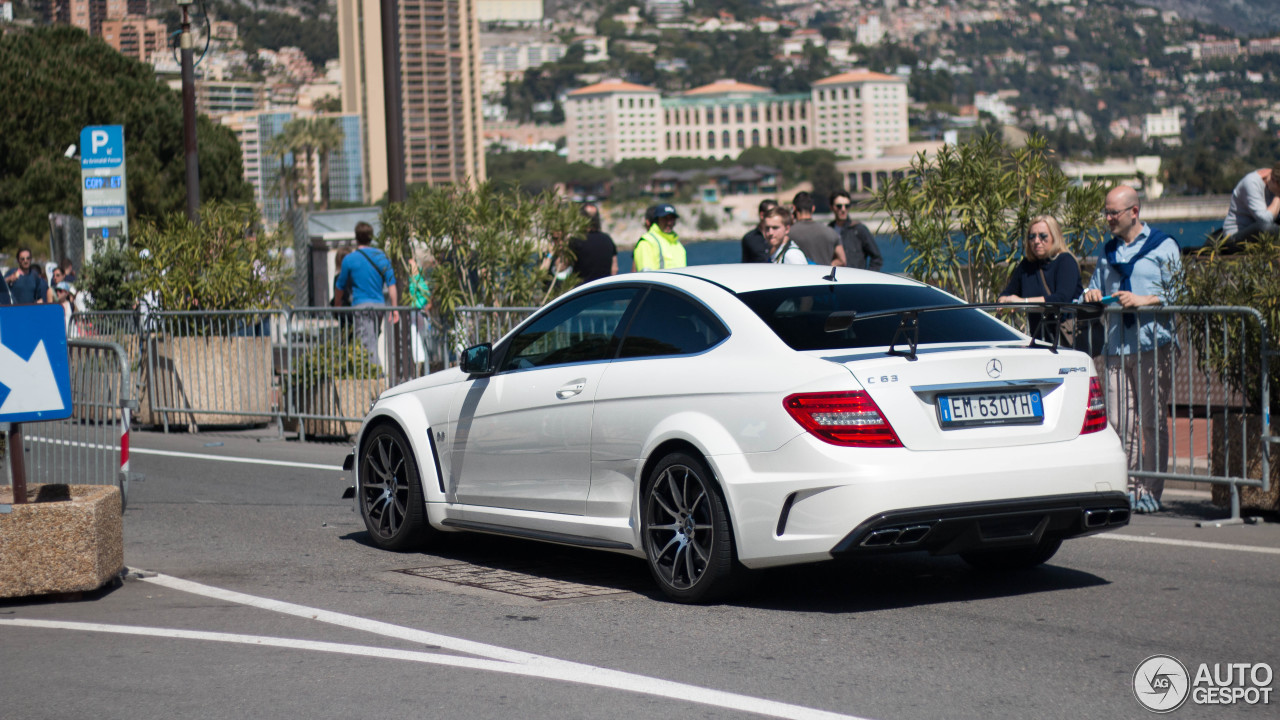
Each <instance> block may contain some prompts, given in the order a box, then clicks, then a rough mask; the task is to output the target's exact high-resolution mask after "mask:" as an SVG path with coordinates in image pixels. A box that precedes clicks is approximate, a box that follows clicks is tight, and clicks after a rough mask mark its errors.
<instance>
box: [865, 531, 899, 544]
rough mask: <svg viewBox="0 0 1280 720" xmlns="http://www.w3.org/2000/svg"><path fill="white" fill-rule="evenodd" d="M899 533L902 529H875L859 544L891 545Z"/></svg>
mask: <svg viewBox="0 0 1280 720" xmlns="http://www.w3.org/2000/svg"><path fill="white" fill-rule="evenodd" d="M901 534H902V530H901V529H899V528H888V529H885V530H877V531H875V532H873V533H871V534H870V535H868V536H867V537H866V538H865V539H863V541H862V543H861V544H862V546H863V547H886V546H889V545H892V544H893V543H894V541H895V540H897V539H898V536H899V535H901Z"/></svg>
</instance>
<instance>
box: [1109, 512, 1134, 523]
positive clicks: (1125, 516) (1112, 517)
mask: <svg viewBox="0 0 1280 720" xmlns="http://www.w3.org/2000/svg"><path fill="white" fill-rule="evenodd" d="M1107 521H1108V522H1109V523H1111V524H1112V525H1124V524H1125V523H1127V522H1129V508H1115V509H1114V510H1112V511H1111V513H1110V514H1109V515H1108V517H1107Z"/></svg>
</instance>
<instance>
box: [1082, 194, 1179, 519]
mask: <svg viewBox="0 0 1280 720" xmlns="http://www.w3.org/2000/svg"><path fill="white" fill-rule="evenodd" d="M1105 208H1106V209H1105V210H1104V211H1103V216H1104V217H1105V218H1106V221H1107V225H1108V227H1109V228H1110V230H1111V235H1112V237H1111V239H1110V240H1108V241H1107V242H1106V243H1104V244H1103V247H1102V251H1101V252H1100V253H1099V255H1098V267H1097V269H1096V270H1094V272H1093V276H1092V277H1091V278H1090V279H1089V287H1088V288H1086V289H1085V291H1084V296H1083V299H1084V301H1085V302H1100V301H1101V300H1102V299H1103V297H1106V296H1110V297H1112V298H1114V299H1115V302H1116V303H1117V304H1119V305H1120V307H1121V308H1124V309H1125V310H1133V309H1137V308H1142V307H1150V306H1158V305H1163V304H1165V303H1167V302H1168V301H1169V300H1170V298H1171V293H1172V289H1173V287H1172V283H1173V278H1174V277H1175V276H1176V275H1177V273H1178V270H1179V268H1181V266H1182V250H1181V248H1179V247H1178V242H1177V241H1176V240H1174V239H1173V238H1172V237H1169V236H1168V235H1166V234H1165V233H1163V232H1161V231H1160V230H1156V229H1153V228H1151V227H1150V226H1149V225H1147V224H1146V223H1144V222H1142V220H1140V219H1139V217H1138V216H1139V213H1140V208H1139V203H1138V193H1137V191H1135V190H1134V189H1133V188H1131V187H1128V186H1126V185H1121V186H1119V187H1116V188H1115V189H1113V190H1112V191H1111V192H1109V193H1107V200H1106V206H1105ZM1106 323H1107V335H1106V343H1105V345H1104V347H1103V350H1102V354H1103V357H1102V360H1101V366H1100V367H1099V371H1100V373H1101V374H1102V376H1103V377H1102V380H1103V387H1104V389H1105V392H1106V395H1107V408H1108V413H1107V415H1108V418H1109V419H1110V421H1111V425H1112V427H1114V428H1115V429H1116V432H1118V433H1119V434H1120V439H1121V440H1122V441H1123V442H1124V444H1125V449H1126V451H1127V452H1128V454H1129V469H1130V470H1142V471H1147V472H1161V473H1163V472H1165V471H1166V470H1167V469H1168V467H1169V426H1168V423H1167V422H1166V421H1165V413H1164V411H1163V408H1164V407H1165V406H1166V405H1168V403H1169V400H1170V391H1171V389H1172V384H1173V373H1172V364H1173V353H1174V352H1175V351H1176V349H1177V346H1176V344H1175V343H1174V337H1173V323H1172V318H1168V317H1163V318H1162V317H1157V316H1154V315H1150V314H1146V315H1144V314H1143V313H1127V312H1126V313H1124V314H1120V315H1117V314H1114V313H1111V314H1108V315H1107V316H1106ZM1130 483H1131V485H1130V492H1129V502H1130V505H1132V506H1133V509H1134V511H1135V512H1140V513H1143V512H1158V511H1159V510H1160V496H1161V494H1162V493H1163V492H1164V480H1163V479H1161V478H1130Z"/></svg>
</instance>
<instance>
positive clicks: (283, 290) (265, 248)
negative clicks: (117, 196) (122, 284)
mask: <svg viewBox="0 0 1280 720" xmlns="http://www.w3.org/2000/svg"><path fill="white" fill-rule="evenodd" d="M130 246H131V247H130V250H131V251H132V252H133V261H132V262H133V273H131V279H130V282H129V290H130V292H131V294H132V295H133V297H143V296H144V295H149V296H151V297H154V298H156V300H157V301H158V304H159V309H161V310H265V309H271V308H276V307H279V306H280V305H281V303H282V302H283V301H284V299H285V297H286V296H287V293H288V292H289V291H290V289H291V287H292V286H291V284H290V270H291V267H290V265H289V262H288V259H287V258H286V256H285V254H284V249H285V248H286V247H287V246H288V237H287V235H286V230H285V228H284V227H283V226H282V227H281V229H277V230H276V231H275V232H273V233H264V232H262V230H261V223H260V222H259V218H258V210H257V208H256V207H254V206H253V205H252V204H247V203H246V204H227V203H216V202H215V203H206V204H205V205H204V206H203V207H202V208H200V221H199V223H198V224H196V223H192V222H191V221H190V220H188V219H187V216H186V214H184V213H181V212H174V213H170V214H169V215H168V216H167V217H166V218H164V219H163V220H162V221H160V222H152V221H144V222H142V223H140V225H139V227H138V229H137V231H136V232H135V233H134V235H133V238H132V239H131V243H130Z"/></svg>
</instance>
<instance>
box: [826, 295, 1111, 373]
mask: <svg viewBox="0 0 1280 720" xmlns="http://www.w3.org/2000/svg"><path fill="white" fill-rule="evenodd" d="M1103 308H1104V306H1103V304H1102V303H1055V302H1039V303H1029V302H1020V303H966V304H961V305H929V306H925V307H912V308H896V309H893V310H876V311H875V312H858V311H856V310H837V311H835V312H833V313H831V314H830V315H828V316H827V319H826V322H825V324H824V325H823V330H825V331H826V332H829V333H830V332H840V331H842V330H847V329H849V327H850V326H851V325H853V323H855V322H858V321H859V320H870V319H872V318H881V317H892V316H897V317H898V327H897V329H896V330H894V331H893V340H892V341H891V342H890V343H889V350H888V352H887V353H886V354H888V355H898V356H901V357H905V358H906V359H908V360H912V361H914V360H915V359H916V348H917V347H918V346H919V344H920V324H919V319H920V315H921V314H922V313H931V312H942V311H944V310H1018V309H1031V310H1038V311H1039V312H1041V313H1043V314H1044V320H1045V322H1046V323H1050V324H1054V325H1056V324H1057V323H1059V322H1061V321H1062V319H1063V318H1064V317H1065V316H1073V317H1075V318H1076V319H1077V320H1094V319H1097V318H1099V317H1101V316H1102V312H1103ZM1058 337H1059V333H1056V332H1055V333H1053V342H1052V343H1042V342H1040V341H1038V340H1036V339H1035V338H1034V337H1033V338H1031V344H1030V345H1028V346H1027V347H1031V348H1044V349H1045V350H1048V351H1049V352H1052V353H1054V354H1057V352H1058ZM899 342H905V343H906V345H907V349H906V350H899V349H898V343H899Z"/></svg>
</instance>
